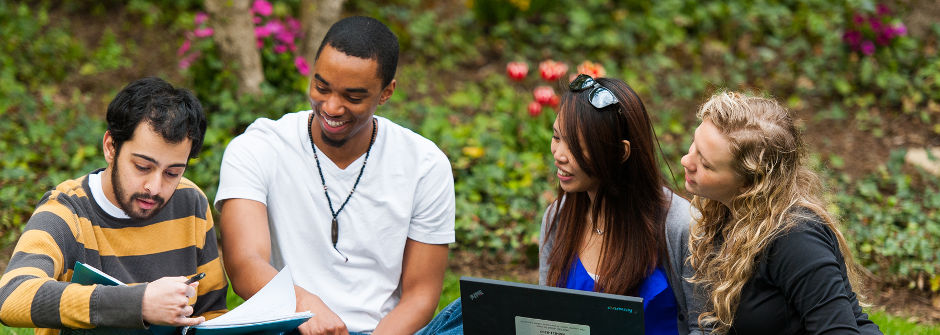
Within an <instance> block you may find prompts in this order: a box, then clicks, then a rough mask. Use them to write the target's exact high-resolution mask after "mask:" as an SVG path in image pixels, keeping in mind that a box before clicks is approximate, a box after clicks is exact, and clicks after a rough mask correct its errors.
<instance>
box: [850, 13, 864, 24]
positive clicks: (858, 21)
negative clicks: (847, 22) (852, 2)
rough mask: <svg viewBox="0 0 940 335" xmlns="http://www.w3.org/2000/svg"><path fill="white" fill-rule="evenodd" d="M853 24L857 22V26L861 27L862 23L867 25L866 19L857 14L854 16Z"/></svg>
mask: <svg viewBox="0 0 940 335" xmlns="http://www.w3.org/2000/svg"><path fill="white" fill-rule="evenodd" d="M852 22H855V24H856V25H861V24H862V23H865V17H864V16H862V14H858V13H856V14H855V15H854V16H852Z"/></svg>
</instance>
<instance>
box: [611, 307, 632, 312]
mask: <svg viewBox="0 0 940 335" xmlns="http://www.w3.org/2000/svg"><path fill="white" fill-rule="evenodd" d="M607 310H608V311H618V312H627V313H630V314H633V308H625V307H614V306H607Z"/></svg>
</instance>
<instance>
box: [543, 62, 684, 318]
mask: <svg viewBox="0 0 940 335" xmlns="http://www.w3.org/2000/svg"><path fill="white" fill-rule="evenodd" d="M558 110H559V112H558V117H557V118H556V119H555V124H554V135H553V137H552V147H551V148H552V155H553V157H554V160H555V166H556V167H557V168H558V174H557V177H558V181H559V186H558V197H557V199H556V200H555V201H554V203H553V204H552V205H551V206H550V207H549V208H548V210H546V213H545V216H544V218H543V220H542V244H541V248H540V263H539V282H540V284H543V285H552V286H558V287H567V288H573V289H580V290H589V291H596V292H604V293H612V294H619V295H630V296H638V297H641V298H643V300H644V312H645V314H644V315H645V319H646V320H645V329H646V333H647V334H676V333H678V332H681V333H683V334H685V333H688V331H689V328H690V324H689V323H688V321H686V320H689V319H690V318H689V317H688V316H689V315H688V314H689V313H688V312H687V311H688V310H689V309H694V306H691V305H694V303H692V302H690V301H691V300H692V299H691V298H692V297H691V294H692V292H691V286H689V285H688V283H686V282H684V281H683V280H682V278H681V276H682V275H683V273H684V272H688V271H691V270H690V269H689V268H687V267H685V270H684V267H683V261H684V257H685V252H686V249H685V248H686V246H687V245H686V240H685V239H687V237H688V235H687V234H688V230H689V222H690V221H691V210H690V207H689V202H688V201H686V200H685V199H683V198H681V197H679V196H678V195H676V194H675V193H673V192H672V190H670V189H669V188H668V187H667V186H666V182H665V178H664V177H663V175H662V173H660V168H659V164H658V155H657V153H658V151H657V148H658V147H659V145H658V142H657V140H656V136H655V134H654V131H653V127H652V125H651V123H650V118H649V115H648V114H647V112H646V108H645V106H644V105H643V102H642V101H641V100H640V97H639V96H638V95H637V94H636V92H634V91H633V89H632V88H630V86H629V85H627V84H626V83H625V82H623V81H620V80H617V79H610V78H597V79H593V78H591V77H589V76H587V75H580V76H578V77H577V78H576V79H575V80H574V81H572V82H571V84H570V85H569V91H568V92H566V93H565V94H563V95H562V97H561V104H560V106H559V109H558ZM687 297H688V299H687ZM696 316H697V314H696ZM692 319H693V320H690V321H692V322H695V321H696V319H697V318H694V317H693V318H692ZM694 328H696V329H697V327H694Z"/></svg>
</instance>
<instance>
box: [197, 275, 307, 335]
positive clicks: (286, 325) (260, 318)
mask: <svg viewBox="0 0 940 335" xmlns="http://www.w3.org/2000/svg"><path fill="white" fill-rule="evenodd" d="M296 306H297V300H296V296H295V295H294V280H293V277H291V273H290V270H289V269H288V268H287V267H285V268H284V269H282V270H281V272H278V274H277V275H276V276H274V278H272V279H271V281H269V282H268V283H267V284H266V285H264V287H262V288H261V290H259V291H258V292H257V293H255V295H253V296H252V297H251V298H250V299H248V301H245V302H244V303H242V304H241V305H240V306H238V307H236V308H235V309H233V310H231V311H229V312H228V313H225V314H223V315H221V316H219V317H217V318H215V319H212V320H209V321H206V322H203V323H202V324H199V325H196V326H192V327H187V328H184V329H183V333H184V334H191V333H195V334H206V335H209V334H243V333H259V332H263V333H280V332H285V331H289V330H292V329H294V328H297V326H299V325H300V324H302V323H304V322H306V321H307V319H310V318H311V317H313V313H310V312H295V311H294V310H295V309H296Z"/></svg>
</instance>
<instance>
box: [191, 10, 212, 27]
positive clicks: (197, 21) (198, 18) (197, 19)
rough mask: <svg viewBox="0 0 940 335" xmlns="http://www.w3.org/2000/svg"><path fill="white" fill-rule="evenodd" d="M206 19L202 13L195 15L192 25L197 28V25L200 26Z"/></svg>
mask: <svg viewBox="0 0 940 335" xmlns="http://www.w3.org/2000/svg"><path fill="white" fill-rule="evenodd" d="M208 19H209V15H206V13H203V12H198V13H196V17H195V18H194V19H193V23H194V24H195V25H197V26H198V25H201V24H202V23H203V22H206V20H208Z"/></svg>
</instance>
